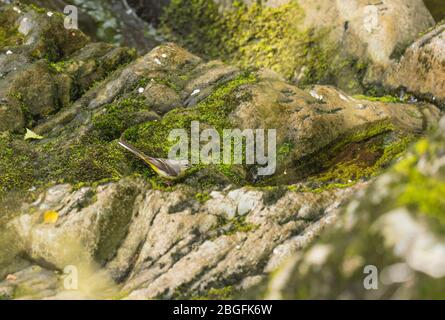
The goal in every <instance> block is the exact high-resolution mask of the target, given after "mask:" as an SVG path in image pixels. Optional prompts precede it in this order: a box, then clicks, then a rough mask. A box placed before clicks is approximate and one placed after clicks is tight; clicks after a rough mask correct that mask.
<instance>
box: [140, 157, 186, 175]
mask: <svg viewBox="0 0 445 320" xmlns="http://www.w3.org/2000/svg"><path fill="white" fill-rule="evenodd" d="M146 160H147V161H149V162H150V163H151V164H152V165H154V166H155V167H156V168H158V169H159V170H161V171H164V172H165V173H166V174H168V175H169V176H172V177H176V176H178V175H179V174H180V173H181V170H180V169H181V168H180V167H179V166H178V167H176V166H173V165H171V164H169V163H168V161H167V160H166V159H159V158H152V157H147V158H146Z"/></svg>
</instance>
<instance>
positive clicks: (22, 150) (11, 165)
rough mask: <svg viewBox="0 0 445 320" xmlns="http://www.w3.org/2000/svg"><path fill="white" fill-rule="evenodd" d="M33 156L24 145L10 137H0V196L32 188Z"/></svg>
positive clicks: (6, 135) (33, 175)
mask: <svg viewBox="0 0 445 320" xmlns="http://www.w3.org/2000/svg"><path fill="white" fill-rule="evenodd" d="M33 159H34V154H33V153H32V152H31V151H30V149H28V147H27V146H26V144H25V143H22V142H20V141H17V140H14V138H13V136H12V135H9V134H2V135H0V196H1V195H2V194H3V193H4V192H6V191H9V190H17V189H21V190H26V189H29V188H31V187H32V186H33V180H34V177H35V172H34V170H33Z"/></svg>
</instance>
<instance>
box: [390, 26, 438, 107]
mask: <svg viewBox="0 0 445 320" xmlns="http://www.w3.org/2000/svg"><path fill="white" fill-rule="evenodd" d="M444 42H445V26H444V25H438V26H436V27H435V28H433V29H432V30H430V31H429V32H427V33H426V34H425V35H423V36H422V37H421V38H420V39H419V40H417V41H416V42H414V43H413V44H412V45H410V46H409V47H408V48H407V49H406V51H405V53H404V54H403V56H402V57H401V58H400V61H398V62H396V63H394V64H393V65H392V66H391V68H389V69H388V70H387V71H385V76H384V77H383V80H382V83H383V85H384V86H386V87H387V88H388V89H389V90H393V91H397V90H402V92H406V91H408V92H411V93H414V94H415V95H416V96H418V97H422V98H424V99H428V100H430V101H434V102H436V103H443V102H444V101H445V95H444V88H445V78H444V74H445V73H444V71H445V67H444V66H445V63H444V62H445V51H444V49H443V45H444Z"/></svg>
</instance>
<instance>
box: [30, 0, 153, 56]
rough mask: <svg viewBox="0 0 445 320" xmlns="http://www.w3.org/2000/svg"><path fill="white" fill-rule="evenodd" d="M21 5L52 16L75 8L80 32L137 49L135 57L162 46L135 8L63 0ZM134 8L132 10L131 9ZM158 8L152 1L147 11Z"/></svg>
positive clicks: (113, 3) (108, 2)
mask: <svg viewBox="0 0 445 320" xmlns="http://www.w3.org/2000/svg"><path fill="white" fill-rule="evenodd" d="M22 2H23V3H28V4H34V5H37V6H39V7H42V8H46V9H48V10H52V12H55V13H63V11H64V8H65V6H67V5H75V6H76V8H77V11H78V16H79V20H78V27H79V29H80V30H81V31H82V32H84V33H85V34H87V35H88V36H89V37H91V38H92V39H93V40H95V41H104V42H108V43H114V44H117V45H121V46H126V47H131V48H136V49H137V51H138V53H140V54H145V53H147V52H148V51H149V50H151V49H153V48H154V47H155V46H157V45H159V44H160V42H161V37H160V36H159V35H157V33H156V30H155V29H154V28H153V27H152V26H151V24H150V23H147V22H145V21H143V20H142V19H141V18H139V17H138V16H137V15H136V13H135V11H136V10H137V9H133V8H135V7H137V6H138V4H136V3H131V2H130V1H129V3H130V5H131V7H130V6H129V5H128V4H127V3H126V2H125V3H124V2H122V1H117V0H112V1H96V2H94V3H90V2H88V1H83V0H76V1H74V3H73V2H72V1H71V2H70V1H65V0H37V1H36V0H32V1H31V0H25V1H22ZM133 4H134V6H133ZM158 5H159V1H152V3H150V8H151V9H153V8H155V6H158Z"/></svg>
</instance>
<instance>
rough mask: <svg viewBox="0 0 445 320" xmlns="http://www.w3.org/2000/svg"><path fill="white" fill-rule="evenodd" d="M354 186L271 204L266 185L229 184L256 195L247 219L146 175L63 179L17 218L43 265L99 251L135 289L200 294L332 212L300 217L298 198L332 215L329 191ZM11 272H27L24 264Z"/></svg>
mask: <svg viewBox="0 0 445 320" xmlns="http://www.w3.org/2000/svg"><path fill="white" fill-rule="evenodd" d="M352 193H353V191H352V190H350V191H347V190H337V191H327V192H324V193H321V194H316V193H312V194H311V193H308V194H304V193H298V192H287V193H286V194H285V195H283V197H282V198H281V199H279V200H278V201H277V202H276V203H275V204H273V205H269V206H267V207H266V206H264V205H263V204H262V200H261V199H262V197H263V196H264V193H262V192H259V191H256V192H253V191H247V192H246V190H232V191H230V192H229V193H228V197H231V198H237V199H239V200H240V201H243V199H244V200H245V199H246V198H250V199H253V198H255V199H256V200H255V201H257V203H258V204H257V205H255V206H254V207H252V206H250V207H251V209H250V211H249V212H247V213H245V215H244V216H243V219H242V220H236V219H235V220H225V219H220V218H218V216H217V213H216V212H215V211H213V210H212V209H211V205H210V204H209V202H210V201H211V200H209V201H208V202H207V203H202V204H200V203H199V202H196V201H190V198H189V196H188V195H187V191H186V190H185V189H184V190H177V191H174V192H163V191H157V190H151V189H150V187H148V186H147V184H146V183H145V182H143V181H142V180H140V179H126V180H122V181H120V182H117V183H111V184H106V185H103V186H99V187H97V188H96V189H94V190H91V189H90V190H89V192H85V191H82V190H77V191H76V190H72V189H71V188H70V187H69V186H68V185H60V186H55V187H53V188H51V189H49V190H48V191H47V192H46V193H45V194H43V195H41V196H40V197H39V200H38V201H36V202H34V203H29V204H27V205H24V206H23V212H22V215H21V216H20V217H18V218H17V219H15V220H14V221H13V222H12V225H13V226H14V228H15V230H16V231H17V234H18V235H17V238H16V241H17V243H22V244H23V247H22V249H21V250H25V252H26V254H27V255H29V256H30V257H32V259H33V260H34V261H39V262H40V264H41V265H44V266H52V267H53V268H56V269H58V270H64V269H65V267H66V266H68V265H73V266H78V267H79V268H83V266H85V265H89V264H91V263H92V261H93V260H94V261H98V262H101V264H104V265H105V266H106V270H108V272H109V274H110V275H111V276H112V277H113V279H114V281H115V282H117V283H118V284H119V285H121V286H123V287H124V291H126V292H129V293H130V295H129V297H130V298H144V299H145V298H154V297H174V296H177V295H178V294H184V295H187V294H192V292H195V293H196V292H202V293H203V294H204V292H206V290H210V289H211V288H213V287H216V288H217V287H218V286H219V283H220V281H221V279H225V280H224V282H225V283H229V284H233V285H236V284H238V283H239V284H240V285H246V281H247V282H249V281H248V280H246V281H241V280H243V279H244V278H246V279H250V278H251V277H256V276H261V275H262V274H263V272H264V271H263V268H264V267H265V266H266V265H267V260H268V259H269V257H270V255H271V253H272V251H273V250H274V249H275V248H276V247H277V246H280V245H281V244H283V243H286V240H288V239H291V238H292V237H293V236H294V235H295V234H296V233H298V234H300V236H301V237H302V238H305V237H306V232H308V230H312V231H310V232H309V233H308V235H311V234H313V233H314V228H315V226H316V225H317V224H318V223H322V224H323V225H325V224H326V223H327V222H328V220H324V221H323V222H321V221H320V222H319V221H318V220H317V219H315V220H313V222H309V221H308V220H307V219H305V218H302V219H300V218H299V217H298V215H296V214H295V213H296V212H298V210H299V208H302V207H305V206H317V207H318V208H319V209H318V210H323V208H326V209H327V210H328V211H327V212H329V214H330V215H334V216H335V212H336V210H337V207H336V206H332V203H333V201H340V202H342V201H343V200H344V199H347V198H348V197H349V196H350V195H351V194H352ZM81 195H82V196H81ZM254 195H255V196H254ZM253 196H254V197H253ZM56 199H59V200H58V201H56ZM80 199H83V200H80ZM342 199H343V200H342ZM245 203H246V202H242V203H241V205H242V204H245ZM74 204H77V205H74ZM60 206H62V207H63V210H64V212H63V214H60V217H59V220H58V221H57V223H56V224H54V225H51V224H49V225H48V224H43V223H42V214H43V213H44V212H45V211H46V210H58V209H59V208H60ZM331 221H333V220H331ZM230 225H232V226H230ZM173 230H174V231H173ZM204 270H205V272H204ZM93 274H96V273H93ZM15 275H16V276H17V278H18V279H21V276H20V274H15ZM93 279H96V278H95V277H94V278H93ZM49 283H52V282H49ZM80 285H82V284H80ZM83 285H84V286H85V284H83ZM52 286H53V285H52V284H51V288H52ZM186 288H187V289H186ZM178 290H179V291H181V290H182V291H181V292H180V293H179V291H178ZM60 291H63V288H61V287H60V285H59V286H57V290H56V292H52V295H50V297H54V298H57V297H58V296H60V295H59V292H60ZM48 294H49V293H48ZM114 294H116V293H114ZM45 295H46V293H45ZM15 297H20V296H15ZM25 297H26V296H25Z"/></svg>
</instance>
